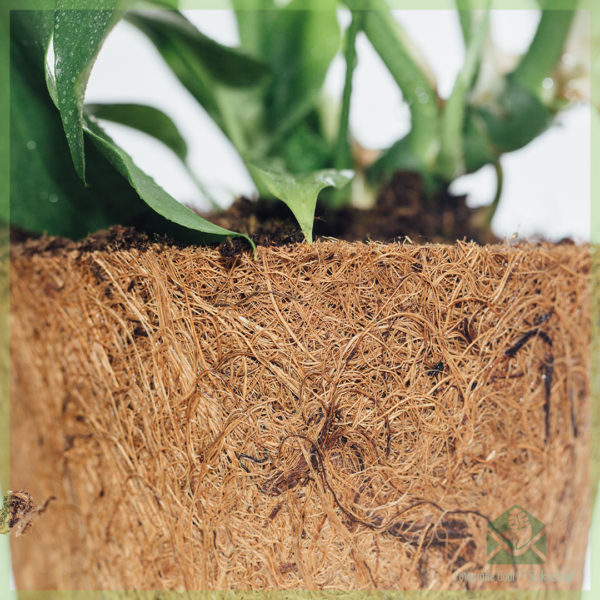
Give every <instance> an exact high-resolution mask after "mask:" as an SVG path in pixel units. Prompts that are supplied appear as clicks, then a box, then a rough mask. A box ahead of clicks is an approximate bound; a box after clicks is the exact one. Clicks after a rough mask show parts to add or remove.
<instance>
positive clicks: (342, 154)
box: [334, 12, 363, 169]
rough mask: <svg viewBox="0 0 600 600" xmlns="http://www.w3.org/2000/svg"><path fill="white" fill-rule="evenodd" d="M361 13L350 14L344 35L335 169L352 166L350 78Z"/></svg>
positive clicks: (354, 61)
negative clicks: (344, 62) (349, 137)
mask: <svg viewBox="0 0 600 600" xmlns="http://www.w3.org/2000/svg"><path fill="white" fill-rule="evenodd" d="M362 16H363V15H362V13H361V12H355V13H352V23H350V27H349V28H348V32H347V34H346V51H345V55H344V58H345V59H346V78H345V81H344V92H343V95H342V108H341V111H340V124H339V128H338V138H337V142H336V145H335V152H334V167H335V168H336V169H347V168H349V167H351V166H352V156H351V152H350V142H349V139H348V130H349V124H350V97H351V95H352V76H353V74H354V68H355V67H356V36H357V35H358V32H359V30H360V28H361V23H362Z"/></svg>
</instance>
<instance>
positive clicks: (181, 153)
mask: <svg viewBox="0 0 600 600" xmlns="http://www.w3.org/2000/svg"><path fill="white" fill-rule="evenodd" d="M85 111H86V113H88V114H90V115H93V116H94V117H97V118H98V119H105V120H106V121H112V122H113V123H119V124H121V125H126V126H127V127H131V128H133V129H137V130H138V131H142V132H143V133H146V134H148V135H150V136H152V137H154V138H156V139H157V140H159V141H161V142H162V143H163V144H165V146H167V147H168V148H170V149H171V150H172V151H173V152H174V153H175V154H176V155H177V156H178V157H179V158H180V159H181V160H182V161H183V162H185V161H186V159H187V153H188V147H187V143H186V141H185V139H184V138H183V136H182V135H181V133H179V130H178V129H177V126H176V125H175V123H173V121H172V120H171V118H170V117H168V116H167V115H166V114H165V113H164V112H162V111H161V110H159V109H158V108H154V107H153V106H147V105H144V104H86V105H85Z"/></svg>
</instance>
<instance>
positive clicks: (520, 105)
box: [473, 77, 553, 154]
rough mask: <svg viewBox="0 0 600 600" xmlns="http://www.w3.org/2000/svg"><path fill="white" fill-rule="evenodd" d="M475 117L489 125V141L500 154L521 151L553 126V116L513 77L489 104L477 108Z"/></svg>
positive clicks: (475, 108) (474, 109) (487, 126)
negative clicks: (520, 149)
mask: <svg viewBox="0 0 600 600" xmlns="http://www.w3.org/2000/svg"><path fill="white" fill-rule="evenodd" d="M473 114H474V115H477V116H478V117H479V121H480V122H481V123H483V124H484V125H485V128H486V130H487V137H488V139H489V140H490V142H491V144H493V146H494V147H495V148H496V151H497V153H498V154H500V153H501V152H511V151H513V150H518V149H519V148H522V147H523V146H525V145H526V144H528V143H529V142H530V141H531V140H533V139H534V138H536V137H537V136H538V135H540V133H542V132H543V131H545V130H546V129H547V128H548V127H549V126H550V124H551V123H552V116H553V115H552V112H551V110H550V109H549V108H547V107H546V106H545V105H544V104H543V102H542V101H541V100H540V99H539V98H538V97H537V96H536V95H534V94H533V93H531V92H530V91H528V90H526V89H525V88H523V87H521V86H520V85H519V84H517V83H516V82H515V81H513V79H512V78H511V77H509V78H508V79H507V81H506V83H505V87H504V89H503V91H502V92H501V93H500V94H499V95H498V97H497V98H495V99H494V100H493V101H492V102H490V103H489V104H486V105H484V106H481V107H474V108H473Z"/></svg>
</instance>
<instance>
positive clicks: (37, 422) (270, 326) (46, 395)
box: [11, 0, 589, 589]
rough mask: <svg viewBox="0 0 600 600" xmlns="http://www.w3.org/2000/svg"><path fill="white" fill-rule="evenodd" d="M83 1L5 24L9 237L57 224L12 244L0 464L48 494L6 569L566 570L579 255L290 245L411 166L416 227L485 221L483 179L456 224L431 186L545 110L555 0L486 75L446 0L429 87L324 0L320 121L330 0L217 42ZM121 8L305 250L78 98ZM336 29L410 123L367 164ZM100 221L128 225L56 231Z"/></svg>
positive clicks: (366, 12) (560, 36)
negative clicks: (442, 58)
mask: <svg viewBox="0 0 600 600" xmlns="http://www.w3.org/2000/svg"><path fill="white" fill-rule="evenodd" d="M109 4H110V8H105V9H103V10H93V11H82V10H72V9H69V8H68V6H67V5H65V6H62V3H61V2H58V8H57V9H56V10H55V11H47V12H32V11H29V12H26V11H17V12H14V13H13V14H12V17H11V125H12V129H11V148H12V160H11V197H12V205H11V225H12V226H13V227H14V228H15V231H16V230H17V229H18V230H21V231H23V230H25V231H28V232H45V233H48V234H51V235H52V236H54V237H41V238H40V239H31V238H30V237H29V238H27V239H25V240H23V239H20V240H19V241H17V238H15V240H16V241H15V243H14V244H13V245H12V248H11V259H12V260H11V269H12V279H11V307H12V315H11V319H12V331H11V335H12V338H11V360H12V370H11V377H12V379H11V382H12V384H11V385H12V389H11V394H12V415H11V418H12V428H11V433H12V437H11V443H12V465H13V469H12V474H11V476H12V481H13V482H14V483H13V487H15V488H19V489H23V490H29V491H30V492H31V493H32V494H33V495H34V497H35V498H36V499H40V500H43V499H44V498H47V497H49V496H55V497H56V500H55V501H54V502H53V503H52V504H51V505H50V506H49V507H48V508H47V511H46V513H45V514H44V515H43V517H40V519H39V525H36V526H34V527H33V530H32V532H31V533H30V534H29V535H28V536H25V537H23V538H19V539H18V540H15V541H14V543H13V555H14V564H15V570H16V580H17V585H18V586H22V587H25V588H37V589H42V588H43V589H55V588H59V589H68V588H70V589H85V588H88V589H99V588H107V589H126V588H127V589H140V588H149V589H176V588H186V589H266V588H284V589H290V588H305V589H332V588H333V589H409V588H421V589H428V588H432V589H438V588H440V589H465V588H467V589H472V588H497V587H499V588H503V589H504V588H506V587H511V588H516V589H530V588H536V587H544V588H559V589H563V588H570V587H576V586H577V585H580V581H581V576H582V572H581V571H582V567H583V557H584V554H585V544H586V539H587V528H588V520H587V512H586V510H587V499H588V496H587V489H588V485H589V480H588V473H587V470H588V467H587V460H588V457H589V421H588V419H587V416H586V415H587V411H588V410H589V399H588V387H589V377H588V374H587V369H588V348H589V340H588V338H587V335H585V334H582V332H585V330H586V327H587V323H588V314H589V298H588V293H587V287H588V276H589V250H588V249H587V248H586V247H581V246H576V245H571V244H563V245H557V246H552V245H549V244H540V245H537V246H534V245H530V244H525V243H519V244H508V243H505V244H499V245H493V244H492V245H488V246H478V245H476V244H474V243H472V242H468V241H458V242H455V243H453V244H424V245H415V244H412V243H406V242H405V243H400V242H397V243H388V244H376V243H371V244H365V243H362V242H361V241H357V242H341V241H336V240H332V239H329V238H327V239H321V240H319V241H318V242H317V243H311V242H312V241H313V223H314V215H315V210H316V207H317V199H318V197H319V194H320V193H321V192H323V193H322V194H321V196H320V199H321V208H320V209H319V210H320V215H321V219H322V220H324V221H325V222H328V223H331V222H333V221H334V220H335V219H336V215H337V214H340V211H341V214H343V215H344V214H345V215H346V216H348V215H349V214H350V213H349V212H348V211H351V210H356V209H349V208H347V207H348V205H349V204H351V203H352V202H356V198H357V196H360V200H359V202H360V203H362V204H364V198H365V197H366V198H367V199H368V198H377V197H379V198H381V197H383V196H385V197H387V198H388V199H389V196H390V194H392V195H394V194H395V201H396V202H397V203H399V204H401V203H402V202H406V194H402V193H399V190H400V189H402V188H403V189H404V190H406V189H407V187H406V185H405V183H402V182H406V181H410V182H412V184H411V185H412V186H413V192H412V196H411V198H412V200H411V201H412V202H414V197H415V196H414V193H415V192H414V190H416V194H417V196H418V202H421V203H422V208H421V210H422V211H424V210H427V209H429V210H432V209H433V210H435V209H436V207H442V208H443V210H442V208H440V215H441V216H439V218H436V217H435V215H434V217H433V221H432V224H431V225H430V226H429V229H427V231H426V233H427V234H430V235H432V236H440V235H443V234H444V233H446V235H447V236H449V237H450V239H455V236H458V237H463V235H469V236H470V237H471V238H472V237H478V238H479V239H485V232H486V231H487V230H488V229H489V223H490V220H491V216H492V215H493V211H494V210H495V208H496V206H497V202H498V199H499V197H500V195H499V193H498V194H497V195H496V200H495V201H494V202H493V203H492V206H491V207H490V208H489V209H486V211H485V212H484V214H483V215H482V213H481V212H480V213H477V214H475V213H473V214H470V215H469V218H468V219H467V220H470V221H471V222H472V224H473V223H474V225H473V227H472V228H471V229H470V232H471V233H469V234H467V233H464V234H463V233H461V232H457V231H456V229H455V228H453V226H452V225H451V226H450V227H449V226H448V218H447V217H446V216H445V215H447V214H450V215H452V214H458V212H460V211H463V213H464V212H465V211H468V209H467V208H466V206H465V204H464V199H463V200H461V199H457V198H453V197H451V196H450V195H449V194H448V192H447V188H448V185H449V183H450V182H452V181H453V180H454V179H455V178H456V177H458V176H460V175H461V174H464V173H467V172H471V171H474V170H476V169H478V168H479V167H481V166H482V165H485V164H494V165H496V168H497V172H498V188H500V186H501V181H502V178H501V171H500V167H499V157H500V156H501V154H502V153H504V152H508V151H511V150H514V149H516V148H519V147H521V146H523V145H525V144H527V143H528V142H529V141H530V140H532V139H533V138H535V137H536V136H537V135H539V134H540V133H541V132H542V131H543V130H545V129H546V128H547V127H548V126H549V125H550V124H551V122H552V117H553V115H554V114H555V113H556V112H557V111H558V110H560V109H561V108H563V107H564V106H565V105H566V104H568V98H567V96H566V94H565V92H566V90H567V89H568V85H569V79H568V78H564V79H563V80H560V79H558V78H557V79H556V80H555V81H556V85H554V86H553V88H552V90H551V91H548V89H546V87H544V86H543V85H542V83H543V81H544V80H545V79H546V78H547V77H550V76H551V75H552V74H553V73H554V72H555V69H556V68H557V64H558V62H559V58H560V55H561V53H562V49H563V47H564V44H565V41H566V39H567V35H568V32H569V28H570V26H571V22H572V19H573V16H574V13H573V11H545V12H543V14H542V17H541V20H540V23H539V26H538V29H537V32H536V35H535V37H534V39H533V42H532V44H531V46H530V48H529V50H528V51H527V53H526V54H525V55H524V56H523V57H522V58H521V60H520V61H519V62H518V64H517V66H516V67H515V68H514V69H513V70H511V71H510V72H509V73H507V74H501V73H494V75H493V76H492V77H491V78H490V77H489V73H488V71H487V70H484V69H483V68H482V65H483V64H487V63H483V62H482V61H485V60H486V52H490V47H489V45H488V44H486V39H487V32H488V19H489V7H488V9H486V10H484V11H481V12H474V11H467V10H464V11H461V12H460V19H461V25H462V29H463V33H464V38H465V43H466V58H465V63H464V66H463V68H462V69H461V71H460V73H459V76H458V78H457V80H456V84H455V86H454V89H453V91H452V93H451V95H450V97H449V98H448V99H446V100H445V101H442V100H441V99H440V98H439V97H438V95H437V92H436V90H435V84H434V83H433V82H432V81H431V80H430V78H429V77H428V75H427V72H426V70H424V69H423V67H422V65H421V63H420V61H419V59H418V58H416V55H415V53H414V51H413V50H412V49H411V48H409V46H408V45H407V43H406V41H405V40H404V37H403V35H402V32H401V30H400V28H399V25H398V24H397V23H396V21H395V20H394V19H393V17H392V16H391V15H390V14H389V11H388V9H387V6H386V5H385V4H383V3H382V2H378V1H377V0H370V1H369V2H368V3H366V5H365V3H364V2H362V3H357V2H354V1H349V0H348V1H347V2H345V5H346V6H347V7H348V8H349V9H351V11H352V22H351V25H350V26H349V28H348V29H347V30H346V31H345V32H344V36H343V38H344V39H343V44H342V46H343V50H342V52H343V55H344V57H345V60H346V69H347V72H346V82H345V87H344V91H343V97H342V98H341V100H340V111H339V118H338V120H337V127H336V129H335V132H334V134H333V135H331V133H330V131H329V130H330V129H331V127H327V123H326V122H325V121H324V117H323V112H322V110H321V107H320V102H319V99H320V96H319V92H320V90H321V87H322V85H323V81H324V77H325V73H326V70H327V68H328V66H329V63H330V62H331V60H332V59H333V57H334V56H335V55H336V54H337V53H338V51H339V49H340V44H341V38H342V35H341V32H340V28H339V25H338V21H337V18H336V9H337V8H338V3H337V2H334V1H331V2H319V3H318V6H317V4H316V3H314V4H311V3H309V6H308V7H307V6H306V3H302V5H301V6H300V4H298V3H297V2H295V0H292V2H290V3H288V4H287V5H285V6H280V5H279V4H278V3H275V2H272V3H271V2H266V3H259V4H257V5H255V3H247V2H243V1H242V0H236V1H235V2H234V6H235V8H236V16H237V21H238V26H239V31H240V37H241V42H242V45H241V47H240V48H231V47H226V46H222V45H220V44H218V43H216V42H215V41H214V40H212V39H210V38H209V37H207V36H205V35H203V34H201V33H200V32H199V31H198V30H197V29H196V28H195V27H194V26H193V25H192V24H191V23H190V22H189V21H188V20H187V19H186V18H185V16H184V15H183V14H182V13H180V12H178V11H177V10H175V9H174V7H172V6H171V4H172V3H171V2H155V3H152V4H153V7H154V8H156V5H169V6H170V7H171V9H170V10H163V11H151V12H147V11H139V10H129V9H130V8H131V7H129V6H127V7H124V6H121V5H117V3H116V2H115V3H109ZM461 6H462V4H461ZM124 8H127V9H128V10H123V9H124ZM463 8H465V7H463ZM251 9H252V10H251ZM120 18H125V19H127V20H128V21H129V22H130V23H132V24H134V25H135V26H136V27H138V28H139V29H140V30H141V31H142V32H143V33H144V34H146V35H147V37H148V38H149V39H150V40H151V41H152V42H153V44H154V45H155V46H156V48H157V49H158V51H159V52H160V54H161V55H162V57H163V59H164V60H165V61H166V63H167V64H168V65H169V66H170V68H171V69H172V70H173V72H174V73H175V74H176V76H177V77H178V79H179V80H180V81H181V83H182V84H183V85H184V86H185V87H186V88H187V89H188V90H189V92H190V93H191V94H192V95H193V96H194V97H195V98H196V99H197V100H198V101H199V102H200V104H201V105H202V106H203V107H204V109H205V110H206V112H207V113H208V114H209V115H210V116H211V118H212V119H213V120H214V121H215V123H216V124H217V125H218V126H219V127H220V128H221V130H222V131H223V132H224V134H225V135H226V136H227V137H228V138H229V139H230V141H231V142H232V143H233V145H234V146H235V147H236V148H237V150H238V151H239V152H240V155H241V156H242V158H243V159H244V161H245V163H246V165H247V167H248V169H249V172H250V174H251V176H252V178H253V179H254V181H255V183H256V186H257V188H258V190H259V192H260V195H261V196H262V197H263V198H265V203H263V204H260V205H258V206H260V210H261V211H262V213H264V212H265V211H268V210H273V211H274V212H276V211H277V208H274V207H275V206H277V205H275V204H274V200H273V199H278V200H280V201H282V202H283V203H284V204H285V205H287V208H288V209H289V213H287V215H288V216H289V215H293V217H294V218H295V220H296V221H297V223H298V227H299V230H300V231H301V232H302V235H303V236H304V238H305V242H302V243H295V244H284V245H281V246H279V247H277V246H275V245H270V246H269V245H259V246H258V247H257V246H256V244H255V241H254V239H253V237H252V234H253V232H252V229H253V227H251V226H250V221H251V219H249V220H248V223H247V224H244V223H240V225H242V227H236V226H235V224H233V225H230V224H229V222H230V221H231V214H230V215H229V217H228V215H219V214H215V215H212V216H210V217H209V216H207V215H203V216H201V215H199V214H197V213H195V212H194V211H192V210H190V209H188V208H186V207H184V206H182V205H181V204H179V203H178V202H176V201H175V200H174V199H173V198H172V197H171V196H169V195H168V194H167V193H166V192H165V191H164V190H162V189H161V188H160V187H159V186H158V185H157V184H156V183H155V182H154V181H153V180H152V179H151V178H150V177H149V176H147V175H146V174H145V173H144V172H142V171H141V170H140V169H139V168H138V167H137V166H136V165H135V163H134V162H133V160H132V159H131V158H130V157H129V156H128V155H127V154H126V153H125V152H124V151H123V150H122V149H121V148H120V147H119V146H118V145H117V144H116V143H115V142H114V141H113V140H112V139H111V138H110V137H109V136H108V135H107V134H106V133H105V132H104V130H103V129H102V127H101V124H100V121H99V120H102V119H105V120H112V121H115V122H119V123H122V124H126V125H128V126H131V127H135V128H137V129H140V130H141V131H144V132H146V133H148V134H150V135H153V136H154V137H156V138H158V139H159V140H161V141H163V142H164V143H165V144H167V145H168V146H169V147H170V148H171V149H172V150H173V151H174V152H176V153H177V154H178V156H180V157H181V158H182V160H184V161H185V158H186V146H185V142H184V140H183V137H182V136H181V135H180V133H179V132H178V131H177V130H176V128H175V127H174V125H173V123H172V122H171V120H170V119H169V118H168V117H167V116H166V115H164V114H163V113H161V112H159V111H158V110H156V109H155V108H153V107H149V106H139V105H131V104H118V105H114V104H113V105H97V104H96V105H86V104H85V102H84V95H85V87H86V82H87V78H88V77H89V74H90V71H91V68H92V65H93V62H94V59H95V57H96V55H97V54H98V52H99V51H100V48H101V46H102V42H103V40H104V39H105V37H106V35H107V34H108V32H109V31H110V29H111V28H112V27H113V26H114V24H115V23H116V22H117V21H118V20H119V19H120ZM361 31H362V32H364V33H365V34H366V36H367V38H368V39H369V41H370V42H371V44H372V45H373V47H374V48H375V50H376V51H377V53H378V54H379V56H380V57H381V58H382V60H383V62H384V63H385V65H386V66H387V68H388V69H389V71H390V73H391V74H392V76H393V77H394V79H395V80H396V82H397V83H398V85H399V87H400V88H401V90H402V92H403V94H404V97H405V98H406V99H407V100H408V101H409V103H410V106H411V117H412V128H411V132H410V134H408V135H407V136H406V137H404V138H402V139H401V140H399V141H398V142H397V143H396V144H394V145H393V146H391V147H390V148H389V149H388V150H386V151H385V152H383V153H382V154H381V155H380V156H379V157H378V158H377V159H376V160H375V161H364V160H362V158H361V155H360V153H359V152H356V151H355V149H354V151H353V147H352V141H351V136H350V132H349V126H348V121H349V116H348V115H349V106H350V101H351V98H352V70H353V67H354V64H355V61H356V54H355V41H356V36H357V35H358V33H359V32H361ZM51 42H52V48H53V53H54V60H53V68H47V62H48V52H49V48H50V43H51ZM315 48H318V50H319V51H318V52H315ZM484 71H485V75H486V77H485V78H484V77H483V75H484ZM398 173H404V175H403V176H401V177H399V176H398V175H397V174H398ZM351 181H352V183H351V184H350V182H351ZM84 183H85V185H84ZM403 186H404V187H403ZM265 207H267V208H265ZM444 207H445V208H444ZM448 207H450V210H449V209H448ZM344 211H346V212H344ZM281 214H282V213H279V217H280V218H281ZM352 214H356V213H352ZM363 214H364V215H366V214H367V213H363ZM442 217H443V218H442ZM209 219H212V221H211V220H209ZM220 222H221V223H227V225H223V224H221V225H219V223H220ZM456 222H458V219H457V220H456ZM111 225H121V226H123V225H134V226H135V228H133V229H132V228H131V227H130V228H123V227H116V228H113V229H112V230H111V231H110V232H108V233H106V232H104V233H99V234H98V233H96V234H93V235H91V236H90V237H87V238H85V239H84V240H83V241H76V242H70V241H67V240H66V239H65V238H71V239H78V238H82V237H84V236H86V235H87V234H89V233H92V232H95V231H97V230H99V229H103V228H104V229H105V228H107V227H109V226H111ZM286 226H287V225H286ZM449 229H450V231H448V230H449ZM157 233H158V234H160V236H159V237H156V235H155V234H157ZM400 233H401V232H398V234H400ZM255 237H257V236H256V234H255ZM259 237H260V236H258V237H257V239H259ZM232 239H241V240H242V244H241V245H240V244H234V243H232V242H231V241H226V240H232ZM215 240H216V241H222V244H221V246H220V247H219V249H215V248H214V247H206V246H203V245H202V244H201V243H203V242H207V241H208V242H211V241H215ZM223 240H225V241H223ZM259 241H260V240H259ZM190 242H193V243H191V244H190ZM247 250H251V251H247ZM557 465H559V467H558V468H557ZM44 508H46V506H45V505H44ZM57 537H58V539H61V540H62V542H61V544H60V545H59V546H57V544H56V543H55V540H56V539H57ZM544 572H546V576H545V577H544ZM548 572H550V573H552V574H553V575H552V576H551V577H550V576H548ZM482 573H483V574H485V573H488V576H487V577H485V576H483V575H481V574H482ZM490 573H491V575H489V574H490Z"/></svg>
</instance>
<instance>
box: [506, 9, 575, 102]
mask: <svg viewBox="0 0 600 600" xmlns="http://www.w3.org/2000/svg"><path fill="white" fill-rule="evenodd" d="M574 15H575V11H574V10H543V11H542V18H541V19H540V22H539V25H538V28H537V30H536V32H535V36H534V38H533V40H532V42H531V44H530V46H529V49H528V50H527V52H526V53H525V54H524V56H523V58H522V59H521V62H520V63H519V65H518V66H517V68H516V69H515V70H514V71H513V72H512V74H511V75H510V76H511V77H512V79H513V81H515V82H516V83H518V84H519V85H520V86H521V87H523V88H525V89H526V90H528V91H530V92H532V93H533V94H534V95H536V96H538V97H539V96H540V92H541V91H542V82H543V80H544V79H545V78H546V77H548V76H549V75H550V73H552V70H553V69H554V67H555V66H556V63H557V62H558V61H559V59H560V57H561V54H562V53H563V49H564V45H565V40H566V38H567V35H568V33H569V28H570V27H571V22H572V21H573V17H574Z"/></svg>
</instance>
